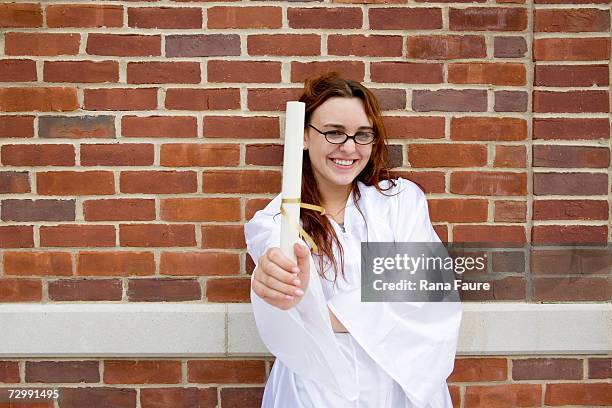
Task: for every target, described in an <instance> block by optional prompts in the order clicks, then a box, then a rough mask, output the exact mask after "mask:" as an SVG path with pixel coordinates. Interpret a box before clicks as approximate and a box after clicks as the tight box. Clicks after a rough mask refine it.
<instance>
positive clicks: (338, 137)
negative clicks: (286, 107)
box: [306, 124, 376, 145]
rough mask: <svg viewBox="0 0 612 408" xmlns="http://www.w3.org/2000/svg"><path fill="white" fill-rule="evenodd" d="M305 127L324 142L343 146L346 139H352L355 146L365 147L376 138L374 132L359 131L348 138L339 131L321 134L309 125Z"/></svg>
mask: <svg viewBox="0 0 612 408" xmlns="http://www.w3.org/2000/svg"><path fill="white" fill-rule="evenodd" d="M306 126H308V127H311V128H313V129H314V130H316V131H317V132H319V133H320V134H322V135H323V136H325V140H327V141H328V142H329V143H333V144H343V143H344V142H346V141H347V140H348V139H353V141H354V142H355V143H357V144H360V145H367V144H370V143H372V142H373V141H374V139H375V138H376V134H375V133H374V132H364V131H360V132H357V133H355V134H354V135H353V136H349V135H347V134H346V133H344V132H341V131H339V130H328V131H327V132H321V131H320V130H319V129H317V128H316V127H314V126H312V125H311V124H308V125H306Z"/></svg>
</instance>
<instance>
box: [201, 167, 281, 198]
mask: <svg viewBox="0 0 612 408" xmlns="http://www.w3.org/2000/svg"><path fill="white" fill-rule="evenodd" d="M280 176H281V174H280V172H277V171H272V170H208V171H204V174H203V175H202V191H203V192H205V193H240V194H249V193H278V192H280V181H281V177H280Z"/></svg>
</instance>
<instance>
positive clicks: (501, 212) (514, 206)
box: [493, 201, 527, 222]
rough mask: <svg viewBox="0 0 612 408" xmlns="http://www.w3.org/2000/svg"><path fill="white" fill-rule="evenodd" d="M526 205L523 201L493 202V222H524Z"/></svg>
mask: <svg viewBox="0 0 612 408" xmlns="http://www.w3.org/2000/svg"><path fill="white" fill-rule="evenodd" d="M526 214H527V205H526V204H525V202H523V201H495V209H494V215H493V221H495V222H525V220H526V217H527V216H526Z"/></svg>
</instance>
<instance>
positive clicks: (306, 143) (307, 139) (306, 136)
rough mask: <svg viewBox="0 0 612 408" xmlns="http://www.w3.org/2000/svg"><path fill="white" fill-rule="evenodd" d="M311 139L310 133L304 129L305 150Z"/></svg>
mask: <svg viewBox="0 0 612 408" xmlns="http://www.w3.org/2000/svg"><path fill="white" fill-rule="evenodd" d="M309 140H310V137H309V135H308V134H307V133H306V130H304V150H308V142H309Z"/></svg>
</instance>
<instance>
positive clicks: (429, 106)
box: [412, 89, 487, 112]
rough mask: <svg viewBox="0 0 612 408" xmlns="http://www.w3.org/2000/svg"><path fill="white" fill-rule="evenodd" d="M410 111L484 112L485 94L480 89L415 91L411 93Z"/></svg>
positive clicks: (485, 106) (485, 104)
mask: <svg viewBox="0 0 612 408" xmlns="http://www.w3.org/2000/svg"><path fill="white" fill-rule="evenodd" d="M412 109H414V110H415V111H418V112H432V111H441V112H485V111H486V110H487V93H486V91H484V90H480V89H462V90H458V89H440V90H437V91H429V90H420V89H415V90H413V91H412Z"/></svg>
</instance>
